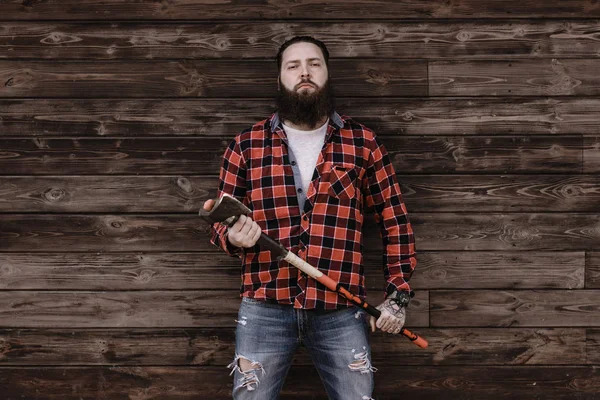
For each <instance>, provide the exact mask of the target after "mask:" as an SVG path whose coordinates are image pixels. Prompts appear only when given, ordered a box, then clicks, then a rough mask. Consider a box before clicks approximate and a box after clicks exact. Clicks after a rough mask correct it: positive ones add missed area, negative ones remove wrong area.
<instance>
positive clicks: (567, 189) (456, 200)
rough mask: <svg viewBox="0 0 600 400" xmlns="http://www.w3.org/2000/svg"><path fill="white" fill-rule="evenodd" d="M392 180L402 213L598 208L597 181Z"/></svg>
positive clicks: (557, 178)
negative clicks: (404, 208) (403, 206)
mask: <svg viewBox="0 0 600 400" xmlns="http://www.w3.org/2000/svg"><path fill="white" fill-rule="evenodd" d="M28 179H29V180H30V181H31V178H28ZM398 180H399V182H400V186H401V190H402V196H403V198H404V201H405V203H406V205H407V207H408V209H409V210H412V211H417V212H425V211H430V212H442V211H444V212H452V211H462V212H469V211H472V210H478V211H479V212H484V211H485V212H558V211H563V212H595V211H597V210H598V204H599V203H600V176H598V175H499V176H494V175H425V176H420V175H419V176H415V175H399V176H398ZM9 182H10V181H9ZM38 204H40V203H39V202H38ZM31 206H32V205H30V207H31Z"/></svg>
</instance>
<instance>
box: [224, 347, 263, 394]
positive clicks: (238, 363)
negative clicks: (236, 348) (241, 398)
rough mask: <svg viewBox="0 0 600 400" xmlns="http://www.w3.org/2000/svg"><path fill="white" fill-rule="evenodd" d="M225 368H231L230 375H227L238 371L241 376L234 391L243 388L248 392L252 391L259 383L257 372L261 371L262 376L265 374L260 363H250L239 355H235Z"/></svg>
mask: <svg viewBox="0 0 600 400" xmlns="http://www.w3.org/2000/svg"><path fill="white" fill-rule="evenodd" d="M227 368H231V373H230V374H229V375H232V374H233V373H234V372H235V371H238V372H239V373H240V374H241V375H242V377H241V378H240V379H239V381H240V383H239V384H238V385H237V386H236V389H239V388H243V387H245V388H246V389H247V390H248V391H253V390H255V389H256V388H257V387H258V384H259V383H260V380H259V379H258V371H262V375H264V374H265V369H264V368H263V366H262V364H261V363H259V362H258V361H251V360H249V359H247V358H246V357H244V356H242V355H239V354H236V355H235V358H234V359H233V361H232V362H231V363H230V364H229V365H228V366H227Z"/></svg>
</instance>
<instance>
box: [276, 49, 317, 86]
mask: <svg viewBox="0 0 600 400" xmlns="http://www.w3.org/2000/svg"><path fill="white" fill-rule="evenodd" d="M279 74H280V78H279V80H278V82H281V84H282V85H283V86H284V87H285V88H286V89H288V90H289V91H292V92H295V93H298V94H310V93H314V92H316V91H318V90H319V89H320V88H322V87H323V86H324V85H325V83H326V82H327V76H328V71H327V66H326V65H325V59H324V57H323V53H322V52H321V49H320V48H319V47H318V46H317V45H315V44H312V43H307V42H299V43H294V44H293V45H291V46H290V47H288V48H287V49H285V51H284V52H283V54H282V57H281V70H280V71H279Z"/></svg>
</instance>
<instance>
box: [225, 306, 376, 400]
mask: <svg viewBox="0 0 600 400" xmlns="http://www.w3.org/2000/svg"><path fill="white" fill-rule="evenodd" d="M368 317H369V316H368V314H366V312H364V311H363V310H361V309H360V308H358V307H350V308H348V309H343V310H339V311H334V312H326V313H323V312H317V311H314V310H302V309H294V308H293V307H292V306H287V305H279V304H272V303H265V302H263V301H260V300H254V299H249V298H246V297H244V298H242V303H241V305H240V309H239V313H238V319H237V322H238V325H237V329H236V334H235V337H236V341H235V353H236V354H235V359H234V360H233V362H232V363H231V364H229V367H230V368H232V374H233V375H234V382H233V398H234V399H236V400H276V399H277V398H278V397H279V392H280V391H281V388H282V386H283V382H284V380H285V377H286V375H287V372H288V370H289V368H290V366H291V364H292V357H293V355H294V353H295V352H296V350H297V349H298V347H299V346H300V344H304V345H305V346H306V348H307V350H308V353H309V354H310V356H311V358H312V360H313V363H314V364H315V367H316V368H317V371H318V373H319V376H320V377H321V379H322V380H323V383H324V385H325V389H326V390H327V394H328V396H329V398H330V399H334V400H338V399H339V400H348V399H357V400H366V399H371V394H372V392H373V372H374V371H375V368H373V367H372V366H371V351H370V345H369V323H368ZM240 359H245V360H247V361H250V362H251V363H252V364H251V367H250V368H247V369H245V371H244V372H242V370H241V369H240V367H239V361H240Z"/></svg>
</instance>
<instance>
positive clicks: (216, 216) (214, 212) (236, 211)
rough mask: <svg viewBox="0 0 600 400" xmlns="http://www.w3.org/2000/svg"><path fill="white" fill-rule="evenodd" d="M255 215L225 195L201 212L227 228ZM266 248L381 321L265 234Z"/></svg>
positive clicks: (417, 340)
mask: <svg viewBox="0 0 600 400" xmlns="http://www.w3.org/2000/svg"><path fill="white" fill-rule="evenodd" d="M251 213H252V210H250V209H249V208H248V207H246V206H245V205H244V204H242V203H241V202H240V201H239V200H237V199H236V198H234V197H232V196H230V195H227V194H224V195H223V196H222V197H220V198H219V199H217V200H216V201H215V204H214V206H213V208H212V209H211V210H210V211H206V210H204V209H201V210H200V212H199V215H200V217H201V218H202V219H203V220H204V221H206V222H208V223H209V224H214V223H216V222H220V223H223V224H225V225H227V226H232V225H233V224H235V222H236V221H237V220H238V218H239V217H240V215H242V214H243V215H249V214H251ZM257 243H258V244H259V245H260V246H261V247H262V248H263V249H267V250H269V251H270V252H271V253H272V254H273V255H274V256H275V257H276V259H277V260H284V261H287V262H288V263H289V264H291V265H293V266H294V267H296V268H298V269H299V270H301V271H302V272H304V273H305V274H307V275H308V276H310V277H312V278H314V279H316V280H317V281H319V282H321V283H322V284H323V285H325V286H326V287H327V288H328V289H330V290H332V291H334V292H337V293H338V294H339V295H340V296H342V297H344V298H346V299H348V300H350V301H352V302H353V303H355V304H356V305H358V306H359V307H360V308H363V309H364V310H365V311H366V312H367V313H369V314H370V315H372V316H374V317H375V318H379V316H380V315H381V311H379V310H378V309H377V308H375V307H373V306H372V305H370V304H368V303H367V302H366V301H364V300H362V299H361V298H360V297H358V296H355V295H354V294H352V293H350V292H349V291H348V290H346V289H345V288H344V287H342V286H341V285H340V284H339V283H336V282H335V281H334V280H333V279H331V278H330V277H329V276H327V275H325V274H324V273H322V272H321V271H319V270H318V269H316V268H315V267H313V266H312V265H310V264H309V263H307V262H306V261H304V260H303V259H301V258H300V257H298V256H297V255H295V254H294V253H292V252H291V251H289V250H288V249H286V248H285V247H283V246H282V245H281V244H280V243H278V242H276V241H275V240H273V239H271V238H270V237H269V236H267V235H266V234H265V233H264V232H263V233H262V234H261V235H260V238H259V239H258V242H257ZM400 333H401V334H402V335H404V336H406V337H407V338H408V339H410V340H411V341H412V342H413V343H414V344H416V345H417V346H419V347H421V348H423V349H424V348H426V347H427V341H426V340H425V339H423V338H422V337H420V336H418V335H416V334H414V333H413V332H411V331H409V330H408V329H406V328H402V329H401V330H400Z"/></svg>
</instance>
